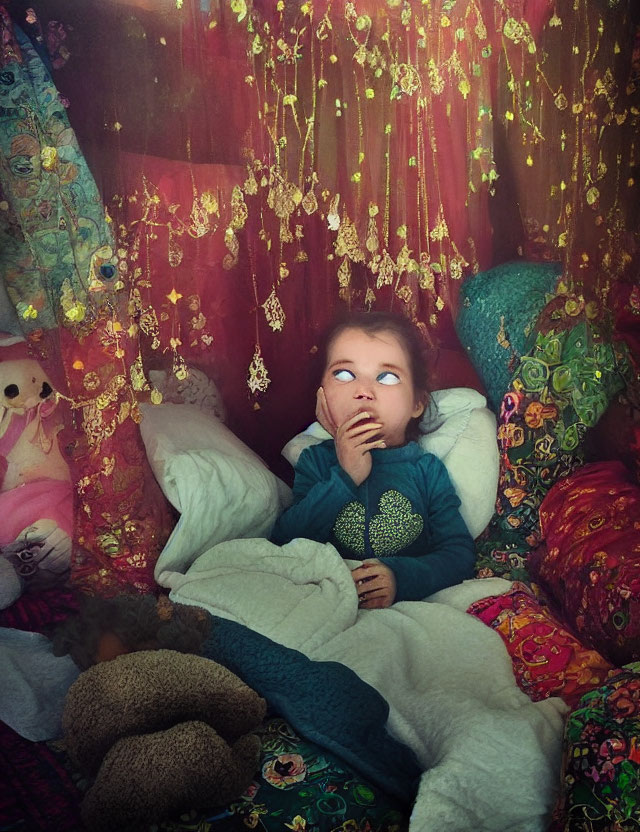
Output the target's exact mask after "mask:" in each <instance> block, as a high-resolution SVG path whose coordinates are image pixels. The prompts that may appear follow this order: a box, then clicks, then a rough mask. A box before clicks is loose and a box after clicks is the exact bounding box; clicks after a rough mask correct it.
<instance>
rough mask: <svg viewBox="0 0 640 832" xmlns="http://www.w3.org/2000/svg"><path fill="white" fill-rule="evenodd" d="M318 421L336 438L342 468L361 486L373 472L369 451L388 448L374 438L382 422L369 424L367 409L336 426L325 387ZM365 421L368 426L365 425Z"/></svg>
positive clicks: (318, 401) (318, 403) (319, 396)
mask: <svg viewBox="0 0 640 832" xmlns="http://www.w3.org/2000/svg"><path fill="white" fill-rule="evenodd" d="M316 418H317V420H318V421H319V422H320V424H321V425H322V427H323V428H324V429H325V430H326V431H328V432H329V433H330V434H331V436H333V438H334V441H335V445H336V455H337V457H338V462H339V463H340V467H341V468H342V470H343V471H345V472H346V473H347V474H349V476H350V477H351V479H352V480H353V481H354V483H355V484H356V485H360V483H362V482H364V481H365V480H366V478H367V477H368V476H369V474H370V472H371V454H370V453H369V451H370V450H371V449H372V448H386V444H385V442H384V441H383V440H382V439H374V437H375V436H376V435H377V434H378V433H379V430H380V428H381V427H382V425H381V424H380V423H379V422H369V421H366V420H368V419H369V418H370V416H369V414H368V413H367V412H366V410H365V411H364V412H362V411H361V410H358V411H357V412H356V413H352V414H351V416H350V417H349V418H348V419H346V420H345V421H344V422H343V423H342V424H341V425H336V423H335V421H334V419H333V416H332V415H331V411H330V410H329V404H328V402H327V397H326V396H325V392H324V390H323V388H322V387H320V388H319V390H318V393H317V397H316ZM363 422H365V424H362V423H363Z"/></svg>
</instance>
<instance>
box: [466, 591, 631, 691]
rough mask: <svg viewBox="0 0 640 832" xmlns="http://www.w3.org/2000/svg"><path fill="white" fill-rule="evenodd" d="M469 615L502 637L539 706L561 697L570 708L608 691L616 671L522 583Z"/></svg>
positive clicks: (475, 606) (516, 672)
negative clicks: (589, 694) (603, 687)
mask: <svg viewBox="0 0 640 832" xmlns="http://www.w3.org/2000/svg"><path fill="white" fill-rule="evenodd" d="M467 612H468V613H469V614H470V615H475V616H476V617H477V618H479V619H480V620H481V621H484V623H485V624H487V625H488V626H489V627H491V628H492V629H494V630H496V632H498V633H499V634H500V636H501V637H502V640H503V641H504V643H505V646H506V648H507V650H508V652H509V655H510V656H511V661H512V663H513V672H514V675H515V677H516V681H517V683H518V685H519V686H520V688H521V689H522V690H523V691H524V692H525V693H526V694H527V695H528V696H529V698H530V699H532V700H533V701H534V702H537V701H538V700H540V699H546V698H547V697H548V696H560V697H561V698H562V699H564V701H565V702H567V703H568V704H569V705H577V704H578V702H579V701H580V697H581V696H582V695H583V694H585V693H587V692H588V691H590V690H593V689H594V688H595V687H598V686H599V685H602V684H603V683H604V682H605V680H606V679H607V677H608V676H609V674H610V673H611V672H612V671H613V672H615V670H614V667H613V665H612V664H611V663H610V662H608V661H607V660H606V659H605V658H604V657H603V656H601V655H600V654H599V653H597V652H596V651H595V650H589V649H588V648H587V647H585V646H584V645H583V644H582V643H581V642H580V641H579V640H578V639H577V638H576V637H575V636H574V635H573V634H572V633H571V632H570V631H569V630H567V628H566V627H563V626H562V624H561V623H560V621H559V620H558V619H557V618H556V617H555V616H554V615H553V613H552V612H551V611H550V610H549V608H548V607H547V606H545V605H544V604H543V603H542V601H541V600H539V599H538V598H536V596H535V595H534V594H533V592H532V590H531V589H529V587H527V586H526V585H525V584H523V583H519V582H516V583H514V585H513V587H512V589H511V590H510V591H509V592H506V593H505V594H504V595H492V596H490V597H488V598H482V599H481V600H480V601H476V602H475V603H474V604H472V605H471V606H470V607H469V609H468V610H467Z"/></svg>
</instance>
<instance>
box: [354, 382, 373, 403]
mask: <svg viewBox="0 0 640 832" xmlns="http://www.w3.org/2000/svg"><path fill="white" fill-rule="evenodd" d="M355 398H356V399H365V400H368V401H372V400H373V398H374V395H373V388H372V387H370V386H369V385H368V384H361V385H360V386H359V387H358V389H357V390H356V394H355Z"/></svg>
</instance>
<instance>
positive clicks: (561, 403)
mask: <svg viewBox="0 0 640 832" xmlns="http://www.w3.org/2000/svg"><path fill="white" fill-rule="evenodd" d="M560 299H562V298H560ZM557 301H558V299H557V298H556V299H555V300H554V305H555V304H557ZM570 302H571V303H572V302H573V300H572V298H571V297H570V296H569V297H567V300H566V301H565V305H567V304H569V303H570ZM570 308H572V307H570ZM628 368H629V365H628V362H627V353H626V350H625V349H624V348H623V347H622V346H621V345H618V344H611V343H605V342H604V341H602V340H601V339H600V338H599V337H598V334H597V333H596V332H595V331H594V329H593V327H592V326H591V325H590V323H589V322H588V320H581V321H578V322H576V323H575V325H574V326H572V327H571V328H568V329H565V330H564V331H555V330H553V329H551V330H550V331H548V332H539V333H538V335H537V337H536V341H535V345H534V347H533V349H532V350H531V351H530V352H529V353H528V354H527V355H525V356H523V357H522V358H521V359H520V362H519V364H518V369H517V371H516V373H515V375H514V376H513V379H512V381H511V385H510V389H509V391H508V392H507V393H506V395H505V396H504V399H503V401H502V406H501V409H500V417H499V424H498V444H499V447H500V452H501V460H500V480H499V485H498V499H497V503H496V514H495V515H494V518H493V520H492V521H491V523H490V525H489V527H488V529H487V531H486V533H485V535H484V536H483V538H482V539H481V540H479V541H478V542H477V549H478V553H479V557H478V560H477V562H476V569H477V574H478V576H479V577H488V576H490V575H500V576H503V577H507V578H511V579H513V580H526V579H527V577H528V575H527V568H526V558H527V553H528V552H529V550H530V549H531V548H532V547H533V546H535V545H537V544H538V543H539V542H540V539H541V538H540V528H539V522H538V510H539V508H540V504H541V502H542V500H543V498H544V497H545V495H546V494H547V492H548V490H549V489H550V488H551V486H552V485H553V484H554V483H555V482H557V481H558V480H559V479H560V478H562V477H566V476H567V475H568V474H570V473H571V472H572V471H573V470H575V469H576V468H578V467H579V466H580V465H582V464H583V462H584V449H583V444H584V443H583V439H584V436H585V433H586V430H587V428H588V427H591V426H593V425H595V424H596V422H597V421H598V419H599V418H600V417H601V416H602V414H603V413H604V411H605V410H606V408H607V405H608V403H609V401H610V399H611V397H612V396H613V395H615V393H617V392H618V391H619V390H621V389H622V388H623V386H624V383H625V377H626V375H627V374H628Z"/></svg>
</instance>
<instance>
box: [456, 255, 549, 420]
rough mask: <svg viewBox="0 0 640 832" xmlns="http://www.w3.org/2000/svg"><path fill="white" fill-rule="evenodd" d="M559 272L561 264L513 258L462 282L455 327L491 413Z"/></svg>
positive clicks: (527, 343) (527, 344)
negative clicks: (481, 384) (475, 372)
mask: <svg viewBox="0 0 640 832" xmlns="http://www.w3.org/2000/svg"><path fill="white" fill-rule="evenodd" d="M560 271H561V266H560V263H530V262H527V261H525V260H515V261H512V262H509V263H502V264H501V265H499V266H495V267H494V268H492V269H489V270H488V271H484V272H478V274H476V275H472V276H470V277H469V278H468V279H467V280H465V282H464V283H463V285H462V287H461V290H460V309H459V312H458V316H457V318H456V332H457V334H458V337H459V339H460V342H461V344H462V346H463V347H464V348H465V349H466V351H467V355H468V356H469V358H470V359H471V363H472V364H473V366H474V367H475V368H476V370H477V371H478V373H479V374H480V378H481V379H482V381H483V382H484V385H485V388H486V391H487V400H488V402H489V405H490V407H491V408H492V409H493V410H494V412H496V413H497V412H498V410H499V409H500V402H501V401H502V397H503V396H504V394H505V393H506V392H507V390H508V388H509V381H510V379H511V377H512V375H513V372H514V369H515V365H516V363H517V361H518V359H519V358H520V356H521V355H523V354H524V353H526V352H527V350H528V348H529V346H530V341H531V337H532V332H533V329H534V324H535V322H536V318H537V317H538V314H539V313H540V312H541V311H542V309H543V307H544V306H545V303H546V302H547V299H548V296H549V295H550V293H552V292H553V290H554V286H555V284H556V282H557V279H558V275H559V274H560Z"/></svg>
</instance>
